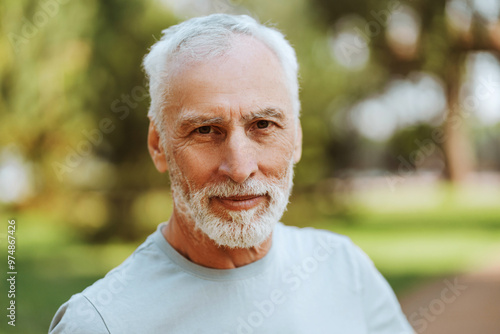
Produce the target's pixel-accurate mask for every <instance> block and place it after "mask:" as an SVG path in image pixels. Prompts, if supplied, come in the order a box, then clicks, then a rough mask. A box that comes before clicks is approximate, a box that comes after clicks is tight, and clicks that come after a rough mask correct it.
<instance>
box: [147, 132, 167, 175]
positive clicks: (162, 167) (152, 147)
mask: <svg viewBox="0 0 500 334" xmlns="http://www.w3.org/2000/svg"><path fill="white" fill-rule="evenodd" d="M148 149H149V155H151V159H153V163H154V164H155V166H156V169H157V170H158V171H159V172H160V173H165V172H166V171H167V170H168V163H167V157H166V155H165V151H164V150H163V147H162V145H161V140H160V135H159V133H158V131H156V126H155V125H154V124H153V122H150V123H149V132H148Z"/></svg>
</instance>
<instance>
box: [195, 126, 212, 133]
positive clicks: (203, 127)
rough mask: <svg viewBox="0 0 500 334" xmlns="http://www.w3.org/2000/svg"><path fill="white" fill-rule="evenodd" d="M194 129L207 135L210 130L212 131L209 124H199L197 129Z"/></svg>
mask: <svg viewBox="0 0 500 334" xmlns="http://www.w3.org/2000/svg"><path fill="white" fill-rule="evenodd" d="M196 131H197V132H198V133H200V134H202V135H207V134H209V133H210V132H212V127H211V126H208V125H206V126H201V127H199V128H198V129H196Z"/></svg>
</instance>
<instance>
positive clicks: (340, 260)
mask: <svg viewBox="0 0 500 334" xmlns="http://www.w3.org/2000/svg"><path fill="white" fill-rule="evenodd" d="M163 226H164V224H160V225H159V226H158V229H157V231H156V232H155V233H153V234H152V235H150V236H149V237H148V238H147V239H146V241H145V242H144V243H143V244H142V245H141V246H139V247H138V248H137V249H136V250H135V252H134V253H133V254H132V255H131V256H130V257H129V258H128V259H126V260H125V261H124V262H123V263H122V264H121V265H120V266H118V267H116V268H115V269H113V270H111V271H110V272H109V273H108V274H107V275H106V276H105V277H104V278H102V279H100V280H98V281H97V282H95V283H94V284H93V285H91V286H90V287H88V288H86V289H85V290H84V291H83V292H81V293H78V294H76V295H73V296H72V297H71V299H70V300H69V301H68V302H66V303H65V304H63V305H62V306H61V307H60V308H59V310H58V311H57V313H56V315H55V316H54V319H53V320H52V323H51V325H50V329H49V333H52V334H56V333H57V334H58V333H68V334H79V333H82V334H83V333H85V334H89V333H112V334H127V333H147V334H156V333H186V334H194V333H217V334H250V333H273V334H276V333H286V334H293V333H301V334H304V333H307V334H309V333H314V334H320V333H339V334H364V333H371V334H375V333H377V334H378V333H385V334H409V333H413V330H412V329H411V327H410V325H409V324H408V322H407V320H406V318H405V316H404V315H403V314H402V312H401V308H400V306H399V303H398V301H397V299H396V297H395V296H394V293H393V291H392V290H391V288H390V286H389V285H388V284H387V282H386V281H385V279H384V278H383V277H382V275H381V274H380V273H379V272H378V271H377V269H376V268H375V267H374V266H373V263H372V262H371V261H370V259H369V258H368V257H367V256H366V255H365V254H364V253H363V252H362V251H361V250H360V249H359V248H358V247H357V246H355V245H354V244H353V243H352V242H351V241H350V240H349V239H348V238H347V237H345V236H341V235H337V234H334V233H331V232H327V231H322V230H317V229H313V228H303V229H299V228H296V227H289V226H285V225H283V224H281V223H278V224H277V225H276V228H275V230H274V233H273V242H272V247H271V249H270V251H269V252H268V254H266V256H264V257H263V258H262V259H260V260H258V261H256V262H253V263H251V264H249V265H246V266H243V267H239V268H236V269H224V270H221V269H211V268H205V267H202V266H199V265H197V264H195V263H193V262H190V261H188V260H187V259H186V258H184V257H183V256H182V255H180V254H179V253H177V251H176V250H175V249H174V248H172V246H170V244H169V243H168V242H167V241H166V240H165V238H164V237H163V235H162V233H161V229H162V227H163Z"/></svg>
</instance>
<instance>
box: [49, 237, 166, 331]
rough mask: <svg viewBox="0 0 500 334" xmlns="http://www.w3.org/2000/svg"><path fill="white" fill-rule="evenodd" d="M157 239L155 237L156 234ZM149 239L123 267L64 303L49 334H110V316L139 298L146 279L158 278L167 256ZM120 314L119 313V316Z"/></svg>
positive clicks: (114, 270) (116, 268)
mask: <svg viewBox="0 0 500 334" xmlns="http://www.w3.org/2000/svg"><path fill="white" fill-rule="evenodd" d="M153 235H154V234H153ZM153 235H151V236H149V237H148V238H147V239H146V240H145V241H144V243H142V244H141V245H140V246H139V247H138V248H137V249H136V250H135V251H134V252H133V253H132V254H131V255H130V256H129V257H128V258H127V259H126V260H125V261H124V262H123V263H121V264H120V265H119V266H117V267H115V268H114V269H112V270H111V271H109V272H108V273H107V274H106V276H104V277H103V278H101V279H99V280H98V281H96V282H94V284H92V285H91V286H89V287H87V288H86V289H85V290H83V291H82V292H81V293H78V294H75V295H73V296H72V297H71V299H69V300H68V301H67V302H66V303H64V304H63V305H62V306H61V307H60V308H59V310H58V311H57V313H56V315H55V316H54V318H53V320H52V323H51V326H50V331H49V333H51V334H52V333H58V334H59V333H109V331H108V327H109V326H110V325H113V324H110V323H109V322H110V319H112V318H113V317H110V316H109V315H110V312H111V313H113V312H114V311H115V310H116V311H117V312H118V311H120V310H122V309H123V308H124V305H125V306H126V305H127V301H130V300H134V299H137V298H138V297H140V291H141V286H142V285H143V277H155V273H156V272H157V271H158V268H159V266H158V263H160V262H161V261H166V259H165V256H164V254H162V252H161V250H160V249H159V248H158V247H157V246H156V244H155V242H154V240H153V238H152V236H153ZM118 313H119V312H118Z"/></svg>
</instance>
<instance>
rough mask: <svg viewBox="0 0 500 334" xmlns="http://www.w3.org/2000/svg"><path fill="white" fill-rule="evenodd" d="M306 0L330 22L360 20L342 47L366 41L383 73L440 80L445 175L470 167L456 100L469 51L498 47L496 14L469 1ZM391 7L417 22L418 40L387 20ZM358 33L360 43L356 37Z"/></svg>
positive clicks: (353, 49) (355, 47) (453, 176)
mask: <svg viewBox="0 0 500 334" xmlns="http://www.w3.org/2000/svg"><path fill="white" fill-rule="evenodd" d="M312 3H313V7H314V8H315V9H316V10H317V13H318V14H317V15H318V16H319V17H321V18H322V20H324V22H326V23H327V24H330V25H335V24H338V23H339V22H340V21H341V20H342V19H345V18H346V17H352V16H353V15H356V16H357V17H361V18H362V19H364V20H362V21H361V22H362V23H361V24H358V25H357V27H356V28H354V29H355V30H354V32H355V33H356V34H357V37H356V35H353V37H352V39H353V41H352V44H350V45H346V46H345V48H344V51H345V52H347V53H348V54H353V53H354V54H355V53H357V52H358V51H359V48H360V47H362V45H363V43H366V45H368V46H369V47H370V50H371V54H373V61H374V62H376V63H377V64H379V65H380V66H381V67H382V68H383V69H384V72H385V74H383V75H385V76H387V75H402V76H406V75H408V74H409V73H411V72H413V71H421V70H423V71H429V72H432V73H434V74H436V75H437V76H438V77H440V78H441V79H442V82H444V84H445V88H446V97H447V104H448V111H447V113H446V115H445V116H444V117H445V122H444V125H443V130H444V138H446V139H445V140H444V142H443V147H444V151H445V155H446V175H447V177H448V178H449V180H451V181H454V182H456V181H461V180H463V179H464V178H465V176H466V175H467V174H468V173H469V172H470V171H471V169H472V168H473V152H472V148H471V147H472V145H471V143H470V138H469V137H468V135H467V131H466V126H465V124H464V116H463V114H462V111H463V105H461V101H460V88H461V85H462V83H463V79H464V71H465V66H464V63H465V60H466V57H467V55H468V54H469V53H471V52H476V51H489V52H496V53H498V52H499V51H500V23H499V21H498V17H497V18H496V20H495V19H494V18H493V20H491V18H489V19H490V20H489V19H488V18H486V17H485V16H484V13H480V12H479V11H478V10H477V9H476V8H475V2H474V1H470V0H467V1H446V0H439V1H436V0H421V1H399V0H385V1H379V0H348V1H347V0H339V1H330V0H314V1H313V2H312ZM396 12H399V13H403V16H402V17H401V18H402V19H406V20H408V19H413V20H414V22H416V23H417V28H416V29H417V33H418V39H417V40H415V41H414V43H412V42H411V40H412V39H413V37H414V36H412V34H411V32H410V33H409V32H408V30H405V29H406V27H405V24H401V25H399V26H398V25H397V18H396V20H394V21H396V22H394V21H392V22H391V20H393V19H394V17H393V14H394V13H396ZM393 23H396V24H395V25H394V24H393ZM406 23H408V22H406ZM410 23H411V22H410ZM391 24H392V25H391ZM389 28H391V29H392V31H391V30H390V29H389ZM358 37H359V38H361V39H362V40H364V42H360V40H359V39H357V40H356V38H358ZM438 144H441V143H438Z"/></svg>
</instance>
